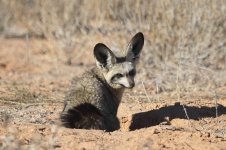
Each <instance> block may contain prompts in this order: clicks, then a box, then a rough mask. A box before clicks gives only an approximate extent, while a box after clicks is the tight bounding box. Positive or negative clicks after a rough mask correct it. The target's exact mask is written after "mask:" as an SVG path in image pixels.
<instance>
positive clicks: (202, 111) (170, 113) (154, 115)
mask: <svg viewBox="0 0 226 150" xmlns="http://www.w3.org/2000/svg"><path fill="white" fill-rule="evenodd" d="M185 108H186V111H187V113H188V116H189V118H190V119H193V120H199V119H202V118H205V117H216V108H215V107H205V106H204V107H195V106H185ZM222 114H226V107H224V106H223V105H218V116H220V115H222ZM166 117H169V120H172V119H175V118H179V119H187V118H186V115H185V111H184V109H183V106H182V105H180V103H176V104H175V105H172V106H166V107H162V108H159V109H156V110H151V111H147V112H141V113H136V114H133V116H132V123H131V125H130V130H131V131H133V130H136V129H141V128H146V127H150V126H154V125H158V124H160V123H161V122H163V121H165V120H166V119H165V118H166Z"/></svg>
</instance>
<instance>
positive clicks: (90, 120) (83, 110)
mask: <svg viewBox="0 0 226 150" xmlns="http://www.w3.org/2000/svg"><path fill="white" fill-rule="evenodd" d="M61 121H62V123H63V125H64V126H65V127H68V128H77V129H101V130H104V128H105V127H104V125H103V117H102V115H101V112H100V110H98V109H97V108H96V107H95V106H93V105H92V104H89V103H84V104H80V105H78V106H75V107H73V108H71V109H69V110H68V111H67V112H63V113H62V114H61Z"/></svg>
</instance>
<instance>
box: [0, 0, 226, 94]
mask: <svg viewBox="0 0 226 150" xmlns="http://www.w3.org/2000/svg"><path fill="white" fill-rule="evenodd" d="M0 3H1V5H0V6H1V8H2V9H1V13H0V14H1V15H0V20H1V23H0V31H2V32H3V33H4V35H5V36H8V37H13V36H16V37H23V36H26V35H27V34H29V35H30V36H38V37H45V38H48V39H54V40H56V41H57V42H56V43H57V45H58V46H57V47H60V49H63V50H64V51H65V53H67V55H68V62H67V63H68V64H71V63H72V61H71V59H72V58H71V54H72V52H73V50H74V49H78V48H80V49H82V46H80V47H79V46H78V45H79V42H78V41H79V37H81V36H87V37H88V36H90V35H95V34H101V35H102V36H108V37H109V39H108V40H109V41H108V40H106V41H108V42H107V43H112V42H111V39H110V38H111V37H113V36H112V34H116V35H118V36H119V35H123V37H124V39H126V38H127V37H130V36H131V35H132V34H134V33H135V32H137V31H142V32H144V34H145V38H146V41H145V47H144V52H143V56H142V57H143V58H144V59H142V60H143V61H142V62H141V65H142V66H143V67H142V68H143V70H142V71H143V74H142V76H140V79H139V80H140V81H141V82H143V81H142V80H141V79H143V78H144V76H147V77H148V80H146V79H145V81H144V84H145V85H147V86H149V85H151V86H156V85H157V86H158V88H159V91H158V92H159V93H162V92H163V93H169V92H172V91H174V92H175V91H176V93H178V91H179V92H180V93H182V95H183V96H185V95H186V96H188V97H189V96H192V95H191V93H195V92H197V91H203V92H204V93H205V92H210V93H215V91H214V89H215V88H216V87H221V86H225V84H226V82H225V81H226V79H225V69H226V50H225V45H226V30H225V29H226V16H225V14H226V3H225V1H223V0H219V1H211V0H208V1H204V0H201V1H195V0H189V1H181V0H174V1H163V0H160V1H154V0H153V1H141V0H137V1H120V0H116V1H103V0H98V1H94V0H93V1H88V0H85V1H79V0H76V1H74V0H66V1H60V0H55V1H50V0H48V1H33V0H31V1H28V0H20V1H16V0H13V1H7V0H1V1H0ZM15 29H16V30H15ZM117 33H118V34H117ZM119 33H121V34H119ZM120 40H121V39H119V40H118V41H117V40H116V41H115V43H112V45H113V46H115V47H116V48H120V46H121V45H122V44H121V43H120V42H119V41H120ZM80 45H81V43H80ZM81 55H82V52H81ZM143 80H144V79H143ZM141 82H140V83H141ZM176 93H171V96H176V95H177V94H176ZM213 95H214V94H213ZM213 95H211V96H213ZM177 96H178V95H177Z"/></svg>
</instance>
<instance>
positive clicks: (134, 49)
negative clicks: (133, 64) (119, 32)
mask: <svg viewBox="0 0 226 150" xmlns="http://www.w3.org/2000/svg"><path fill="white" fill-rule="evenodd" d="M143 45H144V35H143V33H141V32H138V33H137V34H136V35H134V37H133V38H132V39H131V41H130V42H129V44H128V47H127V56H129V57H133V59H136V58H139V54H140V52H141V50H142V48H143ZM131 55H132V56H131Z"/></svg>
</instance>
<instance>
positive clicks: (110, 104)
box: [65, 68, 123, 115]
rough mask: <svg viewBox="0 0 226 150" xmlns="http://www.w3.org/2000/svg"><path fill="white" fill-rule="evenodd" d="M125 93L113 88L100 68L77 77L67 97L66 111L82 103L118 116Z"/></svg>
mask: <svg viewBox="0 0 226 150" xmlns="http://www.w3.org/2000/svg"><path fill="white" fill-rule="evenodd" d="M120 92H121V93H122V92H123V91H120V90H115V89H113V88H111V87H110V86H109V85H108V84H107V83H106V81H105V80H104V78H103V76H102V75H101V72H100V70H99V69H98V68H94V69H92V70H91V71H87V72H85V73H84V74H83V75H82V76H81V77H75V78H73V80H72V85H71V88H70V90H69V92H68V93H67V95H66V98H65V99H66V103H67V104H66V107H65V111H67V110H68V109H70V108H71V107H73V106H77V105H79V104H81V103H90V104H92V105H94V106H95V107H97V108H98V109H100V110H101V111H102V112H105V113H106V114H108V113H111V114H114V115H116V113H117V108H118V105H119V103H120V99H121V95H120Z"/></svg>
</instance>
